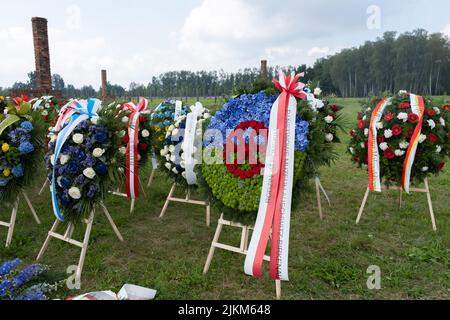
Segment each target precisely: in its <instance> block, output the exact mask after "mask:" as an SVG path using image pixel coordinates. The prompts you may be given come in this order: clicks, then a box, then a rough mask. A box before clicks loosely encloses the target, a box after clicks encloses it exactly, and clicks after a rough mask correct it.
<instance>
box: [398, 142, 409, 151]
mask: <svg viewBox="0 0 450 320" xmlns="http://www.w3.org/2000/svg"><path fill="white" fill-rule="evenodd" d="M399 146H400V149H404V150H406V149H408V147H409V142H406V141H403V142H400V145H399Z"/></svg>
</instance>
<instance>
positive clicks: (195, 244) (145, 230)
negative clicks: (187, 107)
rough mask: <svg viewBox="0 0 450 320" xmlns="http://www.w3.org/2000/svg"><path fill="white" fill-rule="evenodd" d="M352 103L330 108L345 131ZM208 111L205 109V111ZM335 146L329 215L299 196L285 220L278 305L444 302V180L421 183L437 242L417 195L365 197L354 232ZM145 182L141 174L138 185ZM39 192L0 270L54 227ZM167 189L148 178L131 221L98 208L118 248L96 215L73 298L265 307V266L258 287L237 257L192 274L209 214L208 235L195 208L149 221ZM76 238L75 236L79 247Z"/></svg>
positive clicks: (58, 252)
mask: <svg viewBox="0 0 450 320" xmlns="http://www.w3.org/2000/svg"><path fill="white" fill-rule="evenodd" d="M357 101H358V99H345V100H342V99H340V100H338V101H337V102H339V103H340V104H342V105H345V106H346V109H345V115H346V116H347V117H348V120H349V121H352V122H354V119H355V117H356V113H357V112H358V110H359V105H358V103H357ZM192 102H193V101H192ZM213 103H214V101H211V100H210V101H206V102H205V105H206V106H211V105H212V104H213ZM220 103H221V102H220V100H219V104H220ZM153 104H156V102H153ZM212 108H213V109H216V108H217V106H213V107H212ZM342 136H343V140H344V143H343V144H341V145H338V151H339V154H340V158H339V160H338V161H337V162H336V163H335V165H333V166H332V167H331V168H323V169H322V183H323V185H324V187H325V189H326V190H327V191H328V193H329V195H330V197H331V200H332V207H331V208H329V207H327V206H325V207H324V209H325V214H326V219H325V220H324V221H321V220H319V216H318V211H317V208H316V200H315V194H310V195H307V196H305V198H304V200H303V203H302V205H301V206H300V207H301V208H300V210H299V211H297V212H294V213H293V215H292V228H291V247H290V264H289V266H290V278H291V279H290V282H287V283H283V299H448V297H449V295H450V272H449V270H450V261H449V260H450V259H449V258H450V252H449V248H450V228H449V225H450V209H449V200H448V199H449V198H450V188H449V185H450V173H449V171H450V170H449V169H448V168H447V171H446V173H444V174H443V175H441V176H440V177H438V178H432V179H430V185H431V189H432V198H433V204H434V209H435V213H436V217H437V223H438V232H436V233H434V232H433V231H432V228H431V222H430V217H429V213H428V208H427V202H426V197H425V195H423V194H412V195H410V196H407V197H406V201H405V205H404V207H403V209H401V210H399V209H398V206H397V197H398V193H397V192H386V193H383V194H379V195H375V194H372V195H370V197H369V202H368V205H367V208H366V210H365V214H364V216H363V219H362V221H361V224H360V225H358V226H356V225H355V218H356V215H357V211H358V209H359V206H360V203H361V200H362V197H363V195H364V192H365V189H366V185H367V181H366V179H367V178H366V174H365V173H364V172H363V171H361V170H358V169H356V168H355V167H354V166H353V164H352V163H351V162H350V161H349V157H348V156H347V155H346V154H345V149H346V146H345V143H347V141H348V138H347V137H346V135H344V134H343V135H342ZM148 173H149V170H145V171H144V172H143V173H142V177H147V176H148ZM43 179H44V176H43V178H42V180H43ZM41 183H42V181H37V182H36V185H35V186H34V187H33V188H30V190H29V191H28V193H29V194H30V197H31V198H32V201H33V203H34V204H35V208H36V210H37V212H38V214H39V216H40V217H41V219H42V221H43V223H42V225H41V226H37V225H36V224H35V223H34V221H33V219H32V217H31V215H30V213H29V211H28V209H27V208H26V206H25V204H24V203H21V205H20V210H19V214H18V220H17V224H16V232H15V235H14V239H13V244H12V246H11V248H10V249H5V248H4V247H0V260H5V259H9V258H12V257H15V256H18V257H21V258H22V259H24V260H25V262H27V263H31V262H33V261H34V259H35V258H36V256H37V254H38V251H39V249H40V247H41V245H42V243H43V241H44V239H45V237H46V233H47V231H48V230H49V228H50V227H51V224H52V222H53V221H54V217H53V214H52V212H51V203H50V201H51V200H50V195H49V193H48V192H47V193H45V194H44V195H43V196H37V192H38V190H39V188H40V186H41V185H40V184H41ZM169 189H170V182H169V181H167V179H165V178H163V177H162V176H158V177H157V178H156V180H155V182H154V184H153V186H152V187H151V188H150V189H149V190H147V197H143V198H140V199H139V200H138V201H137V207H136V211H135V213H133V214H130V213H129V212H128V210H129V201H128V200H126V199H123V198H118V197H110V198H109V199H108V200H107V203H106V204H107V206H108V208H109V210H110V211H111V213H112V215H113V217H114V219H115V221H116V223H117V225H118V227H119V229H120V230H121V232H122V234H123V236H124V238H125V242H123V243H120V242H119V241H118V240H117V239H116V238H115V235H114V233H113V232H112V230H111V228H110V226H109V224H108V222H107V220H106V219H105V217H104V216H102V215H100V212H99V213H98V215H97V219H96V221H95V225H94V228H93V232H92V236H91V242H90V246H89V250H88V254H87V258H86V264H85V268H84V274H83V282H82V292H89V291H93V290H113V291H118V290H119V289H120V288H121V287H122V285H123V284H125V283H132V284H138V285H142V286H146V287H151V288H154V289H156V290H158V295H157V298H158V299H246V300H250V299H273V298H274V294H275V286H274V283H273V282H272V281H270V280H269V275H268V266H267V265H266V266H265V272H264V275H263V278H262V279H260V280H256V279H252V278H251V277H248V276H246V275H245V274H244V272H243V264H244V257H243V256H239V255H237V254H232V253H229V252H224V251H221V250H217V251H216V254H215V257H214V260H213V262H212V265H211V268H210V272H209V273H208V274H207V275H205V276H204V275H203V274H202V269H203V265H204V263H205V260H206V256H207V254H208V250H209V247H210V244H211V241H212V238H213V235H214V231H215V227H216V223H215V221H217V219H218V217H219V213H218V212H213V215H212V221H213V225H212V226H211V227H210V228H207V227H206V226H205V213H204V210H203V209H202V208H199V207H196V206H188V205H184V204H171V205H170V207H169V209H168V211H167V214H166V217H165V218H164V219H159V218H158V216H159V212H160V210H161V208H162V206H163V204H164V200H165V198H166V196H167V194H168V192H169ZM296 192H301V191H300V190H297V191H296ZM0 219H2V220H8V219H9V212H7V211H6V210H3V211H1V213H0ZM80 229H81V228H78V229H77V231H76V233H75V236H77V237H78V238H79V239H81V237H82V234H83V230H80ZM5 238H6V229H5V228H3V227H0V241H1V242H2V243H3V242H4V241H5ZM221 241H222V242H226V243H230V244H234V245H238V244H239V241H240V234H239V230H233V229H230V228H227V227H225V228H224V231H223V233H222V237H221ZM78 256H79V250H78V249H76V248H74V247H73V246H69V245H66V244H62V243H60V242H59V241H56V240H54V241H53V242H52V243H51V244H50V247H49V250H48V252H47V254H46V255H45V257H44V260H43V262H44V263H45V264H48V265H50V266H51V268H52V270H53V272H54V273H55V275H54V276H55V277H58V276H59V277H63V276H65V270H66V268H67V267H68V266H69V265H74V264H77V262H78ZM371 265H377V266H379V267H380V268H381V271H382V280H381V285H382V289H381V290H378V291H371V290H368V289H367V286H366V282H367V278H368V276H369V275H368V274H366V270H367V268H368V267H369V266H371ZM76 293H77V292H65V293H64V294H76Z"/></svg>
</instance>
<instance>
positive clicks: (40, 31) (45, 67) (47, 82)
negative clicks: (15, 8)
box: [31, 17, 52, 94]
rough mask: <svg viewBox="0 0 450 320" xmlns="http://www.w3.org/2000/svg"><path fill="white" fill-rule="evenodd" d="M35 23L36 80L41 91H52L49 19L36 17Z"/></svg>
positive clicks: (33, 20) (33, 21)
mask: <svg viewBox="0 0 450 320" xmlns="http://www.w3.org/2000/svg"><path fill="white" fill-rule="evenodd" d="M31 22H32V25H33V41H34V55H35V60H36V81H37V86H38V87H37V88H35V89H37V90H38V91H39V92H40V93H42V94H45V93H50V92H51V91H52V73H51V70H50V49H49V45H48V31H47V19H45V18H39V17H34V18H32V19H31Z"/></svg>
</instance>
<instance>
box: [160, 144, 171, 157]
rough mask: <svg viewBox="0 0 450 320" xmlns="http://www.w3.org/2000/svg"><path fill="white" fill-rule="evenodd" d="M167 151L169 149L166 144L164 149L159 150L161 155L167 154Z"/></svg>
mask: <svg viewBox="0 0 450 320" xmlns="http://www.w3.org/2000/svg"><path fill="white" fill-rule="evenodd" d="M168 152H169V150H168V149H167V146H166V147H164V149H162V150H161V152H160V153H161V156H163V157H165V156H166V155H167V153H168Z"/></svg>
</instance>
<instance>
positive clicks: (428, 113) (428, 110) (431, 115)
mask: <svg viewBox="0 0 450 320" xmlns="http://www.w3.org/2000/svg"><path fill="white" fill-rule="evenodd" d="M425 114H426V115H428V116H430V117H434V116H435V115H436V114H437V113H436V111H434V109H425Z"/></svg>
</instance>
